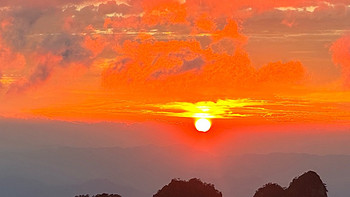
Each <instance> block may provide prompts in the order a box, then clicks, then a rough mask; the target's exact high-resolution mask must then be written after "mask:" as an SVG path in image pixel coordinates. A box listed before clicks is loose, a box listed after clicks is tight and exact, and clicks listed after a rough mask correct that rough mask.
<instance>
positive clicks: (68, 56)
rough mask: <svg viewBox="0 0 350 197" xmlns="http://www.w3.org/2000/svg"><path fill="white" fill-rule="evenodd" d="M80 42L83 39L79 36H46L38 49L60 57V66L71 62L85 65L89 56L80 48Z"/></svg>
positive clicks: (86, 51)
mask: <svg viewBox="0 0 350 197" xmlns="http://www.w3.org/2000/svg"><path fill="white" fill-rule="evenodd" d="M82 41H83V38H82V37H81V36H75V35H70V34H59V35H56V36H47V37H46V38H45V40H43V41H42V42H41V43H40V47H41V49H42V50H44V51H49V52H51V53H53V54H55V55H60V56H62V62H61V63H62V64H65V63H71V62H82V63H87V62H88V61H89V56H90V55H91V54H90V52H89V51H88V50H87V49H85V48H83V47H82V45H81V42H82Z"/></svg>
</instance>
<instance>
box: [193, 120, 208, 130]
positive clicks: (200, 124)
mask: <svg viewBox="0 0 350 197" xmlns="http://www.w3.org/2000/svg"><path fill="white" fill-rule="evenodd" d="M194 125H195V127H196V129H197V130H198V131H201V132H207V131H209V129H210V127H211V122H210V120H208V119H206V118H200V119H198V120H196V122H195V124H194Z"/></svg>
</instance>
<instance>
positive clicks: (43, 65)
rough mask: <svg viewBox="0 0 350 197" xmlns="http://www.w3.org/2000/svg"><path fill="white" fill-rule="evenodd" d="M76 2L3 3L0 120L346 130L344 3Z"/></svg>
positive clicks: (349, 98)
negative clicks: (206, 122) (203, 121)
mask: <svg viewBox="0 0 350 197" xmlns="http://www.w3.org/2000/svg"><path fill="white" fill-rule="evenodd" d="M26 2H30V4H28V3H26ZM75 2H76V4H74V3H71V2H70V1H64V0H56V1H50V3H46V1H41V0H33V1H24V0H16V1H2V2H1V3H0V13H1V14H0V116H2V117H5V118H49V119H58V120H68V121H71V120H74V121H88V122H90V121H92V122H96V121H97V122H98V121H115V122H135V121H136V122H138V121H146V120H156V121H160V122H164V121H165V122H168V123H170V124H174V123H177V122H188V121H190V122H192V121H193V119H195V118H198V117H206V118H211V119H213V122H214V123H215V120H218V121H216V122H217V124H222V125H226V126H227V125H228V126H232V121H233V122H234V124H235V125H240V124H242V125H276V124H277V125H278V124H286V123H288V124H290V123H295V124H298V125H300V124H321V123H322V124H325V123H326V124H331V125H348V123H349V121H350V92H349V85H350V77H349V76H350V36H349V35H350V34H349V33H350V23H348V21H350V2H349V1H347V0H334V1H316V0H314V1H301V0H300V1H272V0H271V1H270V0H269V1H255V2H254V3H247V2H244V1H232V0H225V1H220V2H218V1H212V0H179V1H175V0H173V1H171V0H161V1H151V0H131V1H102V0H100V1H97V0H95V1H84V0H80V1H75ZM219 122H220V123H219ZM219 126H220V125H219Z"/></svg>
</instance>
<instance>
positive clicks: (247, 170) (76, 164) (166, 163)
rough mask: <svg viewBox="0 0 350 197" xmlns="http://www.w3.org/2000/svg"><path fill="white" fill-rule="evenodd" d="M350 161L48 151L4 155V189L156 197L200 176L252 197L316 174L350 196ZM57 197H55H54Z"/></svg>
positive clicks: (335, 193)
mask: <svg viewBox="0 0 350 197" xmlns="http://www.w3.org/2000/svg"><path fill="white" fill-rule="evenodd" d="M349 166H350V156H348V155H324V156H320V155H310V154H296V153H273V154H246V155H237V156H224V157H217V156H214V155H210V154H207V153H204V152H200V151H197V150H194V149H191V148H189V147H186V146H180V145H179V146H168V147H158V146H140V147H132V148H119V147H115V148H71V147H65V148H62V147H58V148H45V149H42V150H28V151H11V152H7V151H4V150H3V151H1V152H0V172H1V173H0V190H1V194H2V195H3V196H6V197H20V196H26V197H47V196H50V197H65V196H74V195H77V194H87V193H89V194H97V193H101V192H108V193H118V194H120V195H121V196H125V197H145V196H152V195H153V194H154V193H155V192H156V191H158V190H159V189H160V188H162V187H163V186H164V184H165V183H168V182H169V180H171V179H172V178H174V177H179V178H181V179H186V180H188V179H190V178H192V177H197V178H199V179H201V180H203V181H205V182H208V183H215V187H216V188H217V189H218V190H219V191H221V192H222V194H223V196H234V197H247V196H248V197H249V196H253V195H254V192H255V191H256V189H257V188H259V187H261V186H262V185H264V184H266V183H268V182H275V183H279V184H281V185H288V184H289V183H290V180H291V179H292V178H293V177H295V176H296V175H298V174H302V173H303V172H306V171H308V170H313V171H315V172H317V173H319V174H321V175H322V178H323V179H324V180H326V181H327V188H328V189H329V193H328V195H329V196H332V197H344V196H346V195H347V194H349V193H350V187H349V185H350V170H349ZM53 194H55V195H53Z"/></svg>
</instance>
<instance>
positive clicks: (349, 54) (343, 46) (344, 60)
mask: <svg viewBox="0 0 350 197" xmlns="http://www.w3.org/2000/svg"><path fill="white" fill-rule="evenodd" d="M330 51H331V52H332V57H333V62H334V63H335V64H336V65H339V66H340V67H341V69H342V75H343V80H344V84H345V86H347V87H349V86H350V36H349V35H348V36H344V37H342V38H340V39H338V40H337V41H335V42H334V43H333V45H332V46H331V48H330Z"/></svg>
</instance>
